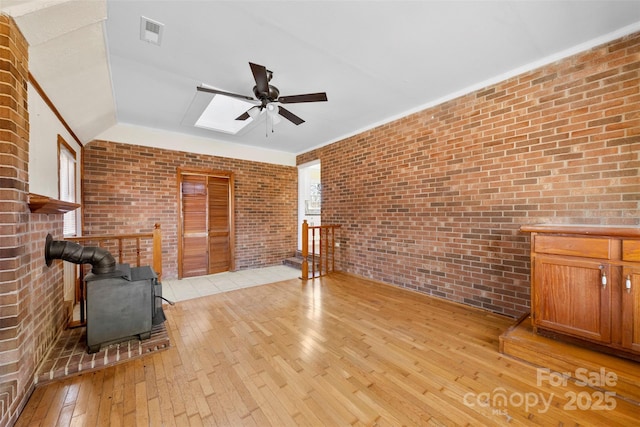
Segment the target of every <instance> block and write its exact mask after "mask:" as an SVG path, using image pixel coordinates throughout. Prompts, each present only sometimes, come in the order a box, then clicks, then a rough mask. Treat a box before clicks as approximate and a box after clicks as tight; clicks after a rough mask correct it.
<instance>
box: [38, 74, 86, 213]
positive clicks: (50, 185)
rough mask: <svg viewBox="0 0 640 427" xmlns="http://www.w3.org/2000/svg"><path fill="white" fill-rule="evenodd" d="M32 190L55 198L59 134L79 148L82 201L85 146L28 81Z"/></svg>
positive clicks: (77, 167)
mask: <svg viewBox="0 0 640 427" xmlns="http://www.w3.org/2000/svg"><path fill="white" fill-rule="evenodd" d="M27 93H28V102H29V126H30V128H29V192H30V193H35V194H39V195H41V196H47V197H51V198H54V199H57V198H58V197H59V189H58V135H60V136H62V138H64V140H65V141H66V142H67V144H69V146H70V147H71V148H72V149H73V150H75V152H76V200H77V201H78V202H79V201H80V178H81V177H80V165H81V163H82V147H81V146H80V144H78V142H77V141H76V140H75V139H74V138H73V137H72V136H71V134H70V133H69V131H67V129H65V127H64V126H63V124H62V122H60V120H59V119H58V118H57V117H56V115H55V114H54V113H53V111H51V108H49V106H48V105H47V104H46V103H45V101H44V99H42V97H41V96H40V94H39V93H38V92H37V91H36V90H35V88H34V87H33V86H32V85H31V84H29V85H28V90H27Z"/></svg>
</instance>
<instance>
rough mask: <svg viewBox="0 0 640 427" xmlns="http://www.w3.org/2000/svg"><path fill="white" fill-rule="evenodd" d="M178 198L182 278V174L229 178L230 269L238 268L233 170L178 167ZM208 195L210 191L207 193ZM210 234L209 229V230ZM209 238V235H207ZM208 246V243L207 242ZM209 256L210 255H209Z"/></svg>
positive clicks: (180, 276)
mask: <svg viewBox="0 0 640 427" xmlns="http://www.w3.org/2000/svg"><path fill="white" fill-rule="evenodd" d="M176 173H177V179H176V181H177V200H178V206H177V208H178V236H177V237H178V279H182V277H183V275H182V252H183V249H182V245H183V239H182V237H183V236H182V222H183V219H184V218H183V215H182V176H183V175H204V176H208V177H209V176H211V177H215V178H226V179H228V180H229V271H234V270H235V268H236V226H235V207H234V200H235V190H234V188H235V181H234V176H233V172H231V171H224V170H217V169H193V168H180V167H179V168H177V170H176ZM207 197H208V193H207ZM208 217H209V203H207V218H208ZM207 235H208V230H207ZM207 239H208V237H207ZM207 246H208V244H207ZM207 258H208V257H207ZM207 270H208V268H207Z"/></svg>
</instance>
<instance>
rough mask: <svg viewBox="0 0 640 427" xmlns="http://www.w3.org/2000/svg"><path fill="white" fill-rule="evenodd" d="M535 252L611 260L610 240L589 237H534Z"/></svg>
mask: <svg viewBox="0 0 640 427" xmlns="http://www.w3.org/2000/svg"><path fill="white" fill-rule="evenodd" d="M534 245H535V251H536V252H538V253H544V254H552V255H569V256H579V257H586V258H599V259H610V258H611V252H612V251H611V245H612V243H611V240H610V239H604V238H597V237H595V238H590V237H567V236H547V235H536V236H535V241H534Z"/></svg>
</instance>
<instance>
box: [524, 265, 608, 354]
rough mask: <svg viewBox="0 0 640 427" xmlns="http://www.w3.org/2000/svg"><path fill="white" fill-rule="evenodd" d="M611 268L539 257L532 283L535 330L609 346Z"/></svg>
mask: <svg viewBox="0 0 640 427" xmlns="http://www.w3.org/2000/svg"><path fill="white" fill-rule="evenodd" d="M609 273H610V268H609V266H608V265H603V264H601V263H600V262H598V261H594V260H584V259H579V258H577V259H572V258H568V257H557V256H544V255H538V256H537V257H536V260H535V270H534V280H533V283H532V285H533V286H532V293H533V295H532V298H533V304H532V307H533V308H532V311H533V322H534V325H535V326H537V327H541V328H544V329H549V330H554V331H557V332H562V333H566V334H570V335H573V336H576V337H581V338H587V339H590V340H594V341H599V342H603V343H608V342H610V340H611V286H612V285H611V283H607V284H606V285H604V286H603V285H602V276H603V274H604V275H605V276H606V277H607V279H609V277H610V274H609Z"/></svg>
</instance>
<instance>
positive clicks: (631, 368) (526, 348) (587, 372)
mask: <svg viewBox="0 0 640 427" xmlns="http://www.w3.org/2000/svg"><path fill="white" fill-rule="evenodd" d="M499 342H500V352H501V353H503V354H506V355H508V356H511V357H514V358H517V359H520V360H522V361H525V362H527V363H529V364H532V365H535V366H538V367H540V368H548V369H549V370H550V371H552V372H553V373H561V374H565V376H567V377H570V378H571V379H572V380H573V381H580V382H581V383H584V382H587V381H585V380H591V379H593V380H594V381H593V382H594V383H596V385H597V386H596V387H592V388H593V389H597V390H599V391H603V392H606V391H609V392H613V393H615V394H616V396H617V397H620V398H623V399H626V400H629V401H632V402H634V403H635V404H640V387H638V378H640V364H639V363H638V362H634V361H632V360H627V359H623V358H620V357H617V356H613V355H609V354H606V353H601V352H598V351H593V350H591V349H587V348H585V347H581V346H578V345H575V344H571V343H568V342H564V341H560V340H557V339H553V338H549V337H545V336H542V335H539V334H536V333H534V332H533V327H532V325H531V317H530V316H523V317H522V318H521V319H520V320H519V321H518V322H516V324H514V325H513V326H512V327H511V328H509V329H508V330H507V331H505V332H504V333H503V334H502V335H500V339H499ZM612 374H615V379H614V378H613V375H612ZM541 375H542V379H543V381H548V380H551V381H553V380H561V377H560V376H558V375H556V374H548V373H542V374H541ZM549 375H551V376H552V377H551V378H550V377H549ZM589 382H590V381H589ZM586 387H587V386H585V388H586ZM587 390H590V389H589V388H587Z"/></svg>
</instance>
